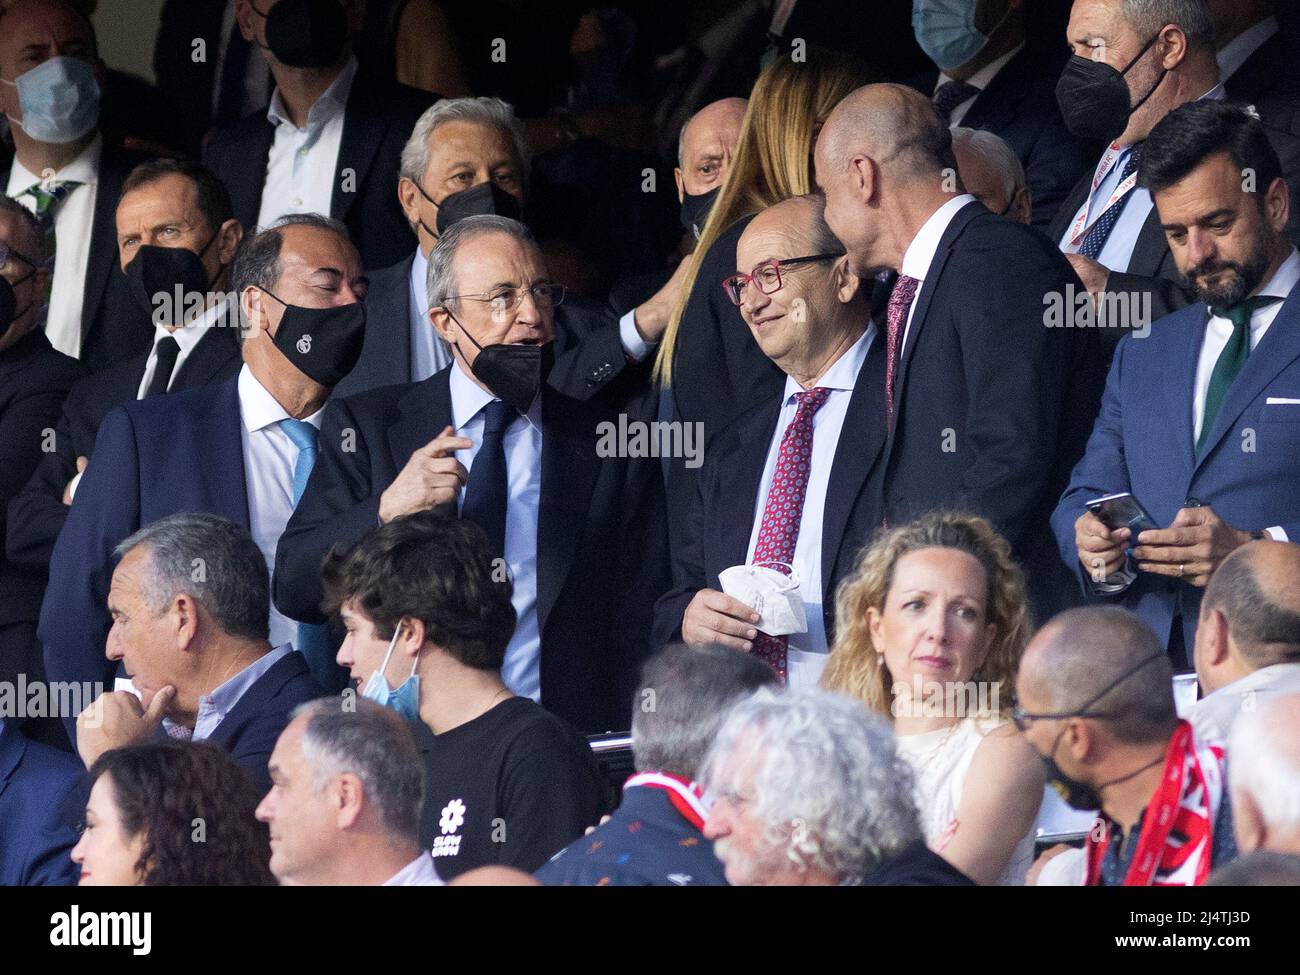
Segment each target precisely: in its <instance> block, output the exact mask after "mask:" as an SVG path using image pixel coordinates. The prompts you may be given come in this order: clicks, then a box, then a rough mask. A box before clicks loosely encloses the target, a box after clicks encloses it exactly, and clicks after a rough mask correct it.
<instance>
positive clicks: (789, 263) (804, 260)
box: [722, 251, 844, 308]
mask: <svg viewBox="0 0 1300 975" xmlns="http://www.w3.org/2000/svg"><path fill="white" fill-rule="evenodd" d="M843 256H844V252H843V251H840V252H839V253H838V254H810V255H808V256H806V257H789V258H784V259H782V258H777V257H772V258H768V259H767V260H766V261H760V262H759V263H758V264H755V265H754V266H753V267H752V268H751V269H750V273H749V274H746V273H745V272H743V271H737V272H736V273H734V274H728V275H727V276H726V277H725V278H723V279H722V291H723V293H724V294H726V296H727V298H728V299H730V301H731V303H732V304H733V305H735V306H736V307H737V308H739V307H740V304H741V301H742V299H743V298H744V292H743V291H741V290H739V289H737V293H736V295H735V296H733V295H732V293H731V288H729V287H728V286H727V285H728V284H729V283H730V282H732V281H734V280H736V279H737V278H743V279H744V284H745V285H748V284H749V283H750V282H751V281H752V282H754V284H755V286H756V287H757V288H758V290H759V292H760V293H762V294H765V295H774V294H776V293H777V292H778V291H780V290H781V289H782V288H784V287H785V282H784V281H782V280H781V268H782V266H785V267H796V266H798V265H800V264H812V263H814V262H816V261H829V260H837V259H839V258H841V257H843ZM764 267H771V268H772V269H773V270H775V271H776V287H775V288H773V289H772V290H771V291H764V290H763V286H762V285H761V284H759V283H758V281H757V275H756V274H755V272H756V271H758V270H759V268H764ZM743 286H744V285H742V287H743Z"/></svg>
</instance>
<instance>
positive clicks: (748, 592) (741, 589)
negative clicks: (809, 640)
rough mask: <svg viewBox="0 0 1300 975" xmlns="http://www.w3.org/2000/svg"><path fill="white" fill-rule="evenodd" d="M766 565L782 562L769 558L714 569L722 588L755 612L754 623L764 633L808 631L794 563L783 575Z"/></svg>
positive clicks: (782, 634) (778, 634)
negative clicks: (765, 560) (766, 560)
mask: <svg viewBox="0 0 1300 975" xmlns="http://www.w3.org/2000/svg"><path fill="white" fill-rule="evenodd" d="M769 565H786V563H784V562H769V563H765V564H764V565H733V566H732V567H731V568H729V569H723V570H722V571H721V572H719V573H718V582H719V584H720V585H721V586H722V591H723V592H725V593H726V594H727V595H728V596H730V597H731V598H732V599H738V600H740V601H741V602H742V603H744V604H745V605H746V606H748V607H750V608H751V609H753V611H754V612H755V613H758V615H759V617H760V619H759V621H758V622H757V623H755V624H754V625H755V626H756V627H757V628H758V629H759V630H762V631H763V632H764V633H766V634H767V635H768V636H786V635H788V634H790V633H807V632H808V614H807V612H806V611H805V609H804V604H803V594H802V593H800V592H799V578H798V576H796V575H795V572H794V567H793V566H790V574H789V575H786V574H785V573H784V572H780V571H778V570H776V569H770V568H768V566H769Z"/></svg>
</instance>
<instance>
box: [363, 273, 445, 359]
mask: <svg viewBox="0 0 1300 975" xmlns="http://www.w3.org/2000/svg"><path fill="white" fill-rule="evenodd" d="M414 263H415V254H414V252H412V254H411V256H410V257H408V258H407V259H406V260H404V261H402V262H401V263H399V264H398V265H397V269H398V272H399V278H398V280H397V281H395V282H393V287H389V288H385V289H383V290H382V291H381V292H380V296H379V297H380V301H379V302H378V303H377V306H376V308H375V319H374V320H373V321H372V320H371V319H370V318H369V316H367V320H366V327H367V328H377V329H378V334H377V336H376V337H377V338H380V339H381V340H382V344H381V345H379V346H377V348H380V349H382V350H383V355H381V356H378V357H377V358H378V359H379V362H380V363H381V364H382V365H380V369H382V376H381V377H380V378H382V382H381V383H380V384H379V385H387V384H389V383H404V382H406V381H407V380H408V379H410V377H411V358H412V353H411V265H412V264H414ZM427 327H428V328H433V326H432V325H428V326H427Z"/></svg>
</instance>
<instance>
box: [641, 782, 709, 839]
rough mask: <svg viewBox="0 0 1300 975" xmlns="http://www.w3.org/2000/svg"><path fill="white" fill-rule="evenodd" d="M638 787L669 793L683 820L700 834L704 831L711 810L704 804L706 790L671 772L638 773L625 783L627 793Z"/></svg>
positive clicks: (670, 800)
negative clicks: (705, 821)
mask: <svg viewBox="0 0 1300 975" xmlns="http://www.w3.org/2000/svg"><path fill="white" fill-rule="evenodd" d="M637 786H642V787H647V788H651V789H662V790H663V791H664V792H667V793H668V801H669V802H671V803H672V804H673V808H674V809H676V810H677V811H678V812H679V813H680V814H681V816H682V818H683V819H685V820H686V821H687V822H688V823H690V824H691V825H692V826H694V827H695V828H696V829H698V830H700V832H703V831H704V820H705V819H706V818H708V815H709V809H708V806H706V805H705V803H704V790H703V789H701V788H700V787H699V786H698V785H696V784H695V783H694V782H692V781H690V780H689V779H687V778H684V777H683V776H680V775H673V774H672V773H671V772H638V773H637V774H636V775H634V776H632V777H631V778H630V779H628V780H627V781H626V782H625V783H623V789H624V790H625V791H626V790H627V789H633V788H636V787H637Z"/></svg>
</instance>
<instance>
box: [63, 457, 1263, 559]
mask: <svg viewBox="0 0 1300 975" xmlns="http://www.w3.org/2000/svg"><path fill="white" fill-rule="evenodd" d="M84 473H86V472H85V471H77V476H76V477H74V478H73V479H72V480H71V481H69V482H68V500H69V501H71V500H73V499H74V498H76V496H77V486H78V485H79V484H80V483H81V475H82V474H84ZM1282 541H1284V542H1285V541H1286V539H1285V538H1284V539H1282Z"/></svg>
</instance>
